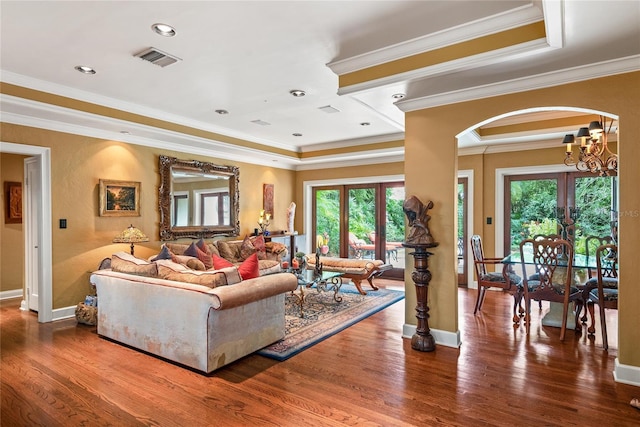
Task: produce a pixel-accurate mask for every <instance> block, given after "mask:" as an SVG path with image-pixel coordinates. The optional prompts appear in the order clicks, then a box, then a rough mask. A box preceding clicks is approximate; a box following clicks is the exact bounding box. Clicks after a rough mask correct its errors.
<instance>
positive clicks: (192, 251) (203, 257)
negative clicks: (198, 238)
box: [184, 242, 213, 270]
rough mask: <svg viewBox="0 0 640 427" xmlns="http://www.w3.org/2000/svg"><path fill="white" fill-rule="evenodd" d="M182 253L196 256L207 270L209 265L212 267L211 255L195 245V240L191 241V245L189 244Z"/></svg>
mask: <svg viewBox="0 0 640 427" xmlns="http://www.w3.org/2000/svg"><path fill="white" fill-rule="evenodd" d="M184 255H188V256H192V257H195V258H198V259H199V260H200V261H202V263H203V264H204V266H205V267H206V269H207V270H208V269H210V268H211V267H213V262H212V261H211V256H210V255H207V254H206V253H204V252H202V250H201V249H200V248H198V247H197V246H196V244H195V242H194V243H191V245H189V247H188V248H187V250H186V251H184Z"/></svg>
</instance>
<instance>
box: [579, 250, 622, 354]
mask: <svg viewBox="0 0 640 427" xmlns="http://www.w3.org/2000/svg"><path fill="white" fill-rule="evenodd" d="M596 266H597V267H596V272H597V275H596V277H595V278H593V279H589V280H588V281H587V283H586V284H585V286H584V290H583V299H584V300H585V302H586V304H587V310H588V311H589V314H590V315H591V325H590V326H589V327H588V328H587V332H588V333H589V334H594V333H595V332H596V328H595V316H594V307H593V305H594V304H598V308H599V309H600V328H601V329H602V345H603V347H604V349H605V350H607V349H608V348H609V343H608V341H607V320H606V318H605V309H607V308H609V309H614V310H617V309H618V246H617V245H616V244H614V243H608V244H605V245H601V246H599V247H598V249H597V250H596Z"/></svg>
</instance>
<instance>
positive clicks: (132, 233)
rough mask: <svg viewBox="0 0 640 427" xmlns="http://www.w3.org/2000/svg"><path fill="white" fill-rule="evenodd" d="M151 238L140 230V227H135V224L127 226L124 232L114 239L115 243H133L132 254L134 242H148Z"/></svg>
mask: <svg viewBox="0 0 640 427" xmlns="http://www.w3.org/2000/svg"><path fill="white" fill-rule="evenodd" d="M148 241H149V238H148V237H147V236H145V234H144V233H143V232H142V231H140V230H139V229H138V228H135V227H134V226H133V224H131V225H130V226H129V227H127V228H125V229H124V230H123V231H122V233H120V234H119V235H117V236H116V237H115V238H114V239H113V243H131V255H133V244H134V243H140V242H148Z"/></svg>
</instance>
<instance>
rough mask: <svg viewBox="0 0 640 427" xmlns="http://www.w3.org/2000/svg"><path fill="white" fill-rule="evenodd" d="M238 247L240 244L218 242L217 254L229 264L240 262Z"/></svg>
mask: <svg viewBox="0 0 640 427" xmlns="http://www.w3.org/2000/svg"><path fill="white" fill-rule="evenodd" d="M240 246H241V245H240V244H232V243H229V242H225V241H223V240H220V241H219V242H218V252H220V256H221V257H222V258H224V259H226V260H227V261H229V262H232V263H233V262H242V261H243V260H242V259H241V258H240Z"/></svg>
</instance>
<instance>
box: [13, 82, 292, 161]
mask: <svg viewBox="0 0 640 427" xmlns="http://www.w3.org/2000/svg"><path fill="white" fill-rule="evenodd" d="M0 75H2V81H3V82H5V83H9V84H13V85H16V86H21V87H24V88H27V89H33V90H37V91H41V92H46V93H50V94H53V95H58V96H64V97H66V98H71V99H75V100H78V101H83V102H87V103H90V104H95V105H100V106H104V107H109V108H114V109H116V110H120V111H126V112H127V113H132V114H138V115H141V116H145V117H150V118H153V119H157V120H162V121H165V122H169V123H174V124H179V125H183V126H188V127H192V128H195V129H200V130H204V131H207V132H212V133H218V134H222V135H225V136H229V137H232V138H237V139H242V140H245V141H248V142H252V143H256V144H262V145H266V146H270V147H276V148H280V149H283V150H291V147H290V146H288V145H284V144H282V143H280V142H278V141H272V140H269V139H264V138H256V137H254V136H251V135H248V134H244V133H242V132H237V131H234V130H232V129H227V128H223V127H220V126H213V125H211V124H210V123H205V122H202V121H199V120H192V119H188V118H186V117H183V116H179V115H176V114H170V113H167V112H165V111H161V110H157V109H155V108H149V107H144V106H141V105H138V104H133V103H129V102H125V101H121V100H118V99H114V98H110V97H107V96H102V95H98V94H95V93H92V92H87V91H84V90H79V89H75V88H72V87H69V86H64V85H59V84H55V83H50V82H46V81H44V80H39V79H34V78H31V77H26V76H23V75H21V74H16V73H12V72H10V71H5V70H0ZM127 123H128V122H127Z"/></svg>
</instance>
